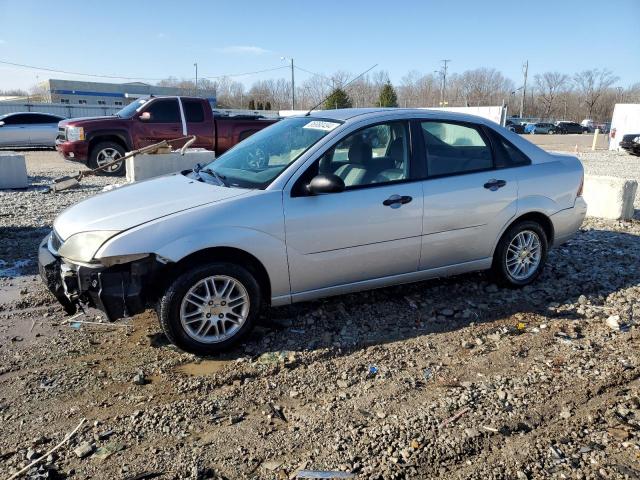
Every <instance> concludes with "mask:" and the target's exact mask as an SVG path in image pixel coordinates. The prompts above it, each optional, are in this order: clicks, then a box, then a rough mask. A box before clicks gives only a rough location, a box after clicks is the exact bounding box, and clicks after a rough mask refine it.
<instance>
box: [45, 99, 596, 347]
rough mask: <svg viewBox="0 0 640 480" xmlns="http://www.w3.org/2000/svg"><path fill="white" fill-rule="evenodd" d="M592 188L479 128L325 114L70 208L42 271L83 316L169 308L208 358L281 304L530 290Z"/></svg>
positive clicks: (170, 326)
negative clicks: (422, 291) (458, 284)
mask: <svg viewBox="0 0 640 480" xmlns="http://www.w3.org/2000/svg"><path fill="white" fill-rule="evenodd" d="M582 184H583V168H582V164H581V163H580V161H579V160H578V159H576V158H575V157H572V156H567V155H558V154H550V153H547V152H545V151H544V150H541V149H540V148H538V147H537V146H535V145H533V144H531V143H530V142H528V141H526V140H523V139H521V138H520V137H519V136H518V135H517V134H515V133H513V132H509V131H507V130H506V129H504V128H502V127H500V126H499V125H497V124H495V123H493V122H491V121H488V120H484V119H482V118H479V117H475V116H469V115H460V114H454V113H447V112H429V111H426V110H408V109H346V110H331V111H321V112H314V113H311V114H307V115H305V116H298V117H290V118H287V119H285V120H282V121H280V122H278V123H277V124H275V125H273V126H270V127H268V128H266V129H264V130H262V131H260V132H258V133H256V134H255V135H253V136H252V137H250V138H249V139H247V140H245V141H243V142H241V143H240V144H238V145H237V146H235V147H234V148H233V149H231V150H229V151H228V152H227V153H225V154H223V155H222V156H220V157H219V158H218V159H217V160H216V161H215V162H212V163H210V164H208V165H199V166H197V167H196V168H195V169H193V170H189V171H184V172H181V173H175V174H172V175H168V176H164V177H160V178H156V179H153V180H149V181H145V182H141V183H136V184H132V185H128V186H124V187H121V188H118V189H115V190H112V191H110V192H106V193H102V194H99V195H96V196H94V197H92V198H89V199H87V200H84V201H83V202H80V203H78V204H77V205H75V206H72V207H71V208H69V209H67V210H65V211H64V212H63V213H62V214H61V215H59V216H58V218H56V220H55V222H54V228H53V231H52V232H51V234H50V235H48V236H47V237H46V238H45V239H44V240H43V242H42V244H41V246H40V250H39V263H40V271H41V275H42V277H43V278H44V280H45V282H46V283H47V285H48V286H49V288H50V290H51V291H52V292H53V293H54V295H55V296H56V297H57V298H58V299H59V301H60V302H61V303H62V304H63V305H64V306H65V308H66V309H67V311H68V312H73V311H75V309H76V306H77V305H78V304H88V305H90V306H95V307H97V308H99V309H101V310H102V311H104V313H105V314H106V316H107V317H108V319H109V320H112V321H114V320H117V319H120V318H123V317H127V316H131V315H134V314H137V313H139V312H142V311H143V310H145V309H146V308H155V310H156V312H157V314H158V317H159V321H160V325H161V327H162V329H163V330H164V332H165V334H166V335H167V337H168V338H169V339H170V340H171V341H172V342H174V343H175V344H176V345H178V346H179V347H180V348H182V349H184V350H187V351H190V352H194V353H198V354H211V353H215V352H218V351H220V350H222V349H224V348H227V347H229V346H231V345H233V344H235V343H237V342H238V341H240V340H241V339H242V338H243V337H244V336H245V335H246V334H247V333H248V332H249V330H250V329H251V328H252V326H253V325H254V323H255V321H256V318H257V316H258V313H259V311H260V310H261V308H263V307H267V306H272V307H276V306H279V305H285V304H290V303H292V302H300V301H307V300H312V299H316V298H320V297H326V296H330V295H338V294H345V293H349V292H355V291H359V290H365V289H372V288H378V287H384V286H388V285H395V284H401V283H407V282H415V281H420V280H425V279H429V278H434V277H441V276H445V275H453V274H460V273H465V272H472V271H479V270H490V271H491V274H492V275H493V276H494V277H495V279H496V280H497V281H499V282H501V283H502V284H504V285H506V286H509V287H522V286H524V285H528V284H530V283H531V282H533V281H535V280H536V279H537V278H538V276H539V275H540V273H541V271H542V269H543V267H544V264H545V261H546V259H547V252H548V250H549V249H550V248H551V247H553V246H557V245H560V244H562V243H563V242H565V241H566V240H567V239H569V238H570V237H571V236H572V235H573V234H574V233H575V232H576V231H577V230H578V228H579V227H580V225H581V223H582V221H583V218H584V216H585V212H586V204H585V202H584V200H583V198H582Z"/></svg>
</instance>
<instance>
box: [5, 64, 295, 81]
mask: <svg viewBox="0 0 640 480" xmlns="http://www.w3.org/2000/svg"><path fill="white" fill-rule="evenodd" d="M0 64H3V65H11V66H13V67H20V68H29V69H31V70H40V71H45V72H52V73H63V74H66V75H78V76H82V77H94V78H111V79H120V80H153V81H160V80H166V77H165V78H151V77H127V76H124V75H115V74H99V73H95V74H94V73H84V72H72V71H69V70H59V69H57V68H50V67H36V66H34V65H26V64H23V63H15V62H8V61H6V60H0ZM282 68H288V67H287V66H278V67H274V68H267V69H264V70H256V71H253V72H244V73H229V74H225V75H215V76H204V77H200V78H207V79H209V80H214V79H218V78H224V77H242V76H246V75H255V74H257V73H264V72H272V71H275V70H280V69H282Z"/></svg>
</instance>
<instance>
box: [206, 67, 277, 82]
mask: <svg viewBox="0 0 640 480" xmlns="http://www.w3.org/2000/svg"><path fill="white" fill-rule="evenodd" d="M282 68H289V66H288V65H281V66H279V67H274V68H267V69H265V70H256V71H254V72H245V73H230V74H226V75H215V76H208V77H200V78H208V79H209V80H213V79H216V78H224V77H243V76H245V75H255V74H256V73H264V72H273V71H274V70H280V69H282Z"/></svg>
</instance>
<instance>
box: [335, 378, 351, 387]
mask: <svg viewBox="0 0 640 480" xmlns="http://www.w3.org/2000/svg"><path fill="white" fill-rule="evenodd" d="M336 383H337V385H338V387H340V388H349V382H348V381H346V380H342V379H340V380H338V381H337V382H336Z"/></svg>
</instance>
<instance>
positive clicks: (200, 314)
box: [158, 262, 261, 355]
mask: <svg viewBox="0 0 640 480" xmlns="http://www.w3.org/2000/svg"><path fill="white" fill-rule="evenodd" d="M260 299H261V296H260V286H259V284H258V282H257V281H256V279H255V277H254V276H253V274H252V273H251V272H250V271H249V270H247V269H245V268H244V267H241V266H239V265H235V264H231V263H225V262H214V263H208V264H205V265H201V266H198V267H194V268H192V269H190V270H187V271H186V272H185V273H183V274H182V275H180V276H179V277H178V278H176V279H175V280H174V281H173V283H172V284H171V285H170V286H169V288H168V289H167V291H166V292H165V294H164V295H163V297H162V298H161V299H160V302H159V305H158V317H159V320H160V326H161V327H162V330H163V331H164V333H165V335H166V336H167V337H168V338H169V340H170V341H171V342H172V343H174V344H175V345H176V346H178V347H179V348H181V349H182V350H185V351H187V352H191V353H195V354H200V355H211V354H215V353H218V352H221V351H223V350H225V349H227V348H229V347H231V346H233V345H235V344H237V343H238V342H239V341H240V340H241V339H242V338H244V337H245V335H247V334H248V333H249V332H250V331H251V329H252V328H253V324H254V321H255V319H256V318H257V316H258V312H259V310H260V303H261V301H260Z"/></svg>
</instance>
